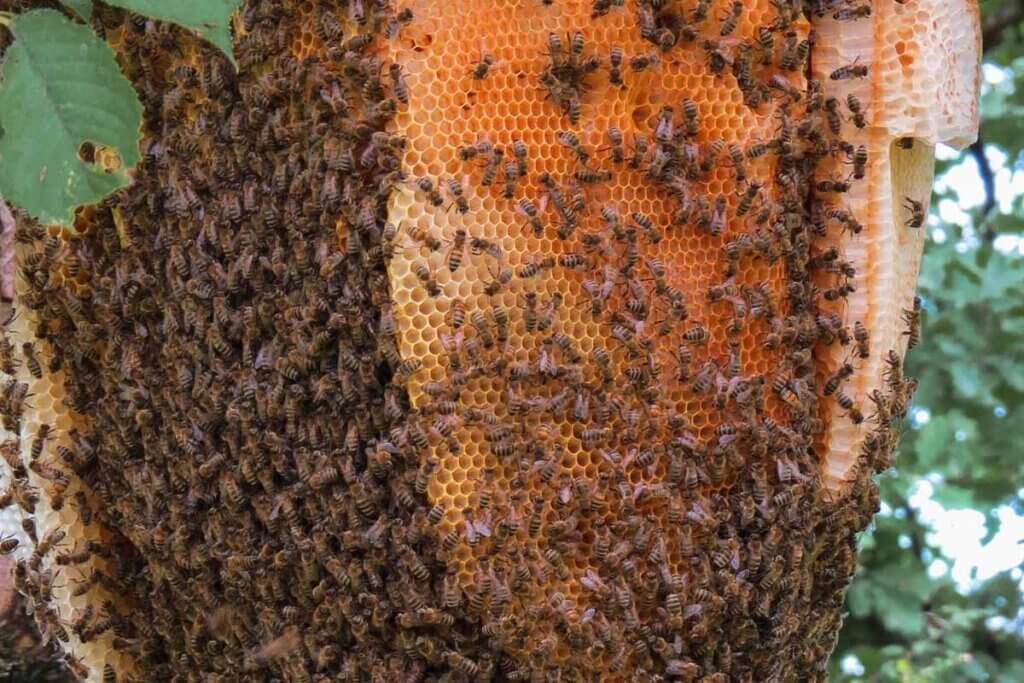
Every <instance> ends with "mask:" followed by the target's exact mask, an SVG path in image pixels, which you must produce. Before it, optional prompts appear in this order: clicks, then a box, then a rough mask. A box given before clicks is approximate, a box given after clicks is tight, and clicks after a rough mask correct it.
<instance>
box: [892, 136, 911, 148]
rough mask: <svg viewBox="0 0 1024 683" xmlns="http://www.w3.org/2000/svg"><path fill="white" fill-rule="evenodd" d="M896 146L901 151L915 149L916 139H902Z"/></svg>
mask: <svg viewBox="0 0 1024 683" xmlns="http://www.w3.org/2000/svg"><path fill="white" fill-rule="evenodd" d="M896 146H897V147H898V148H900V149H914V138H900V139H898V140H897V141H896Z"/></svg>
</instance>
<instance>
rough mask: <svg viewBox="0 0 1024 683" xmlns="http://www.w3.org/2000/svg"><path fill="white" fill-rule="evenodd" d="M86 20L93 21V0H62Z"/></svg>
mask: <svg viewBox="0 0 1024 683" xmlns="http://www.w3.org/2000/svg"><path fill="white" fill-rule="evenodd" d="M60 1H61V2H62V3H64V4H65V5H67V6H68V7H70V8H71V10H72V11H74V13H75V14H77V15H78V16H80V17H81V18H82V19H83V20H84V21H86V22H90V21H92V0H60Z"/></svg>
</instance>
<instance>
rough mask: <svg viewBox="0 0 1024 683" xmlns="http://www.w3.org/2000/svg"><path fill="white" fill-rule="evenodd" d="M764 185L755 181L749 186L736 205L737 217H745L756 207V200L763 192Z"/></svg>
mask: <svg viewBox="0 0 1024 683" xmlns="http://www.w3.org/2000/svg"><path fill="white" fill-rule="evenodd" d="M761 187H762V184H761V183H760V182H759V181H756V180H755V181H754V182H752V183H750V184H748V185H747V189H746V190H745V191H744V192H743V194H742V195H740V201H739V203H738V204H737V205H736V215H737V216H743V215H745V214H746V213H747V212H748V211H750V209H751V207H752V206H753V205H754V200H755V199H756V198H757V196H758V194H759V193H760V192H761Z"/></svg>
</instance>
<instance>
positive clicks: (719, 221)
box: [702, 195, 726, 237]
mask: <svg viewBox="0 0 1024 683" xmlns="http://www.w3.org/2000/svg"><path fill="white" fill-rule="evenodd" d="M725 209H726V203H725V197H724V196H723V195H718V197H717V198H716V199H715V204H714V206H713V207H712V208H711V212H710V215H709V216H708V218H707V228H708V230H709V231H710V232H711V234H712V235H714V236H716V237H717V236H718V235H721V234H722V231H723V230H725V222H726V214H725ZM702 222H703V221H702Z"/></svg>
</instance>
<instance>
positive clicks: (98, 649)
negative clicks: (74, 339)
mask: <svg viewBox="0 0 1024 683" xmlns="http://www.w3.org/2000/svg"><path fill="white" fill-rule="evenodd" d="M51 235H53V236H58V235H60V232H59V231H57V230H54V231H53V232H52V233H51ZM70 282H71V281H70V279H69V283H70ZM61 284H63V283H61ZM15 288H16V291H17V293H18V295H19V296H20V295H22V294H23V293H24V292H25V290H26V289H27V285H26V283H25V281H24V279H23V278H22V277H21V274H20V273H19V276H18V278H17V279H16V281H15ZM12 314H13V315H14V319H13V320H12V321H11V322H10V323H9V324H8V325H7V327H6V338H7V339H8V340H9V341H10V343H12V344H13V345H14V348H15V354H16V356H15V359H14V362H15V364H16V373H15V374H14V375H9V374H7V373H6V372H0V382H3V384H4V385H5V386H9V383H12V382H13V383H22V384H24V385H26V388H27V398H26V401H27V407H28V410H26V411H25V413H24V419H21V420H19V421H18V423H17V424H9V423H8V424H5V425H3V426H2V427H0V430H2V431H0V440H2V441H3V443H4V444H5V445H8V444H14V445H15V446H17V445H19V444H20V452H18V451H16V453H17V455H19V456H20V459H21V461H22V463H24V465H25V474H26V478H25V479H24V480H22V481H19V482H14V477H13V476H12V475H13V472H8V471H6V470H5V471H3V472H0V474H4V475H7V476H0V485H2V486H3V489H4V490H11V489H10V488H9V487H11V488H18V489H19V490H26V491H36V492H42V493H44V494H48V495H39V496H38V501H37V502H36V503H35V505H34V508H33V509H32V510H31V514H28V513H27V511H26V510H24V509H22V508H19V507H14V508H12V509H10V512H14V513H15V515H14V517H16V518H17V521H18V524H19V529H18V533H16V534H15V536H16V538H18V540H19V541H20V546H19V548H18V550H17V551H16V553H15V555H14V557H16V558H20V559H21V560H28V559H29V558H30V556H31V555H32V551H33V549H35V548H36V547H37V545H38V543H37V541H39V540H43V539H44V538H45V537H46V536H47V535H48V534H49V533H51V532H53V531H57V530H62V531H63V532H64V534H65V535H66V540H64V541H62V542H60V543H59V544H58V545H57V546H56V549H55V550H53V551H51V552H50V553H49V554H47V555H44V556H43V563H42V566H41V567H40V568H39V569H38V573H37V572H32V573H31V574H30V576H29V579H28V585H29V587H30V588H32V590H30V592H29V597H30V599H32V600H33V601H36V604H35V609H34V611H33V613H34V616H35V618H36V623H37V625H38V627H39V630H40V633H42V634H43V636H44V639H45V640H50V641H53V642H56V643H59V645H60V647H62V648H63V649H64V650H65V651H66V652H68V653H74V654H73V655H69V656H68V657H66V661H67V663H68V666H69V669H70V670H71V671H72V672H73V673H75V674H76V675H79V676H82V677H83V678H85V677H86V675H88V673H89V672H90V671H91V672H92V675H91V676H89V677H88V680H94V681H99V680H100V679H101V675H102V672H103V668H104V666H106V665H107V664H109V665H111V666H114V667H115V668H116V669H117V670H118V671H119V672H122V674H123V675H124V676H126V680H127V677H128V676H131V674H132V672H133V671H134V670H135V666H134V663H133V662H132V660H131V658H130V657H128V656H127V654H126V653H122V652H118V651H117V650H115V649H114V648H113V647H111V641H112V638H113V636H112V635H111V634H103V635H101V636H100V637H98V638H96V639H94V640H90V641H89V642H83V641H82V640H81V638H79V636H78V634H77V633H75V632H74V631H73V630H72V629H71V628H70V627H69V625H70V624H71V623H72V622H73V621H74V619H75V617H76V616H80V615H81V614H82V613H83V610H85V609H86V607H87V605H90V604H92V605H98V604H101V603H103V602H104V601H106V600H111V599H113V600H117V601H121V600H124V599H125V598H126V597H127V596H126V595H117V594H112V593H111V592H110V591H109V590H108V589H106V588H104V587H103V586H101V585H99V584H95V583H94V584H93V585H89V581H87V579H89V578H90V576H91V574H92V572H94V571H99V572H105V571H109V566H108V564H107V563H106V562H105V561H104V560H103V558H101V557H100V556H98V555H90V556H89V557H88V558H87V560H86V561H85V562H82V563H80V564H77V565H76V566H75V567H74V568H73V570H72V571H70V572H64V571H63V568H62V567H60V566H59V565H58V564H57V563H56V561H55V560H56V555H57V553H58V552H71V553H74V552H76V551H80V550H81V549H82V547H83V546H84V545H85V544H87V543H90V542H92V543H97V544H100V545H101V546H108V547H110V548H114V547H116V546H115V543H114V542H113V539H112V534H111V532H110V531H109V530H106V529H104V528H103V527H102V525H101V524H99V522H98V521H97V520H95V519H93V515H92V514H91V513H90V512H89V511H91V510H93V509H95V507H96V505H97V500H96V498H95V496H94V495H93V494H92V492H91V490H90V488H89V487H88V486H86V485H85V484H84V482H83V481H82V480H80V479H78V478H76V477H71V478H69V481H68V484H67V486H66V490H64V491H63V492H62V493H56V492H57V487H58V486H59V483H58V482H55V481H52V480H51V479H49V478H44V476H43V474H45V473H46V472H47V470H43V471H42V472H39V471H37V470H36V469H34V468H32V467H31V466H30V464H31V463H33V462H36V463H42V464H44V466H46V467H47V468H49V470H52V469H57V470H63V469H64V467H65V466H66V463H64V461H63V460H62V459H61V457H60V455H59V454H58V448H65V449H73V448H74V444H73V443H72V440H71V437H70V432H69V430H71V429H72V428H73V427H75V426H76V418H77V416H76V415H74V414H73V413H72V412H70V411H68V410H67V409H66V408H65V406H64V404H63V401H64V396H65V393H64V388H63V387H64V376H63V371H62V370H59V369H58V370H57V371H55V372H54V371H53V369H52V368H51V367H48V366H47V365H46V364H44V363H45V359H47V358H48V357H52V356H51V354H49V353H47V352H46V351H45V347H44V346H43V343H42V342H41V341H40V340H38V339H37V330H39V322H38V319H37V318H36V315H35V314H34V312H33V311H31V310H24V309H17V310H15V311H13V312H12ZM26 343H27V344H31V345H32V347H33V348H34V349H35V354H36V355H37V362H39V366H38V367H36V368H34V367H33V365H32V364H31V363H30V361H29V359H28V358H27V356H26V354H25V351H24V348H23V345H24V344H26ZM34 370H38V374H37V373H36V372H35V371H34ZM43 425H48V426H49V428H50V429H52V434H51V435H50V436H49V437H48V438H46V439H45V440H43V441H42V442H41V449H40V450H39V452H38V454H37V455H34V454H33V453H32V451H33V444H34V442H36V440H37V438H38V434H39V430H40V428H41V427H42V426H43ZM11 428H13V429H11ZM55 494H56V495H55ZM83 506H84V507H86V508H88V510H87V511H83ZM23 520H28V521H30V522H31V524H32V526H33V533H34V537H33V536H30V535H29V533H27V530H24V529H22V528H21V527H20V524H21V523H22V521H23ZM5 531H6V530H5ZM5 535H6V534H5ZM47 571H50V572H54V575H53V576H51V577H49V578H47V577H46V576H45V572H47ZM15 583H16V585H17V581H15ZM77 584H84V586H85V589H86V590H82V591H79V590H78V585H77ZM19 590H23V589H22V588H20V587H19ZM35 591H49V592H50V594H51V595H52V599H45V598H41V596H40V594H39V593H37V592H35ZM73 593H81V594H79V595H75V594H73ZM51 610H52V611H51ZM62 627H63V628H62Z"/></svg>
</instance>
